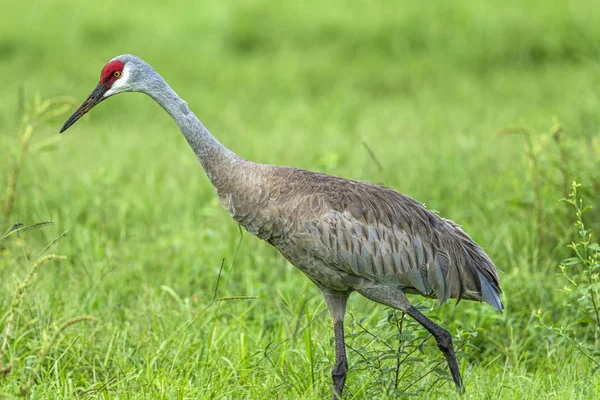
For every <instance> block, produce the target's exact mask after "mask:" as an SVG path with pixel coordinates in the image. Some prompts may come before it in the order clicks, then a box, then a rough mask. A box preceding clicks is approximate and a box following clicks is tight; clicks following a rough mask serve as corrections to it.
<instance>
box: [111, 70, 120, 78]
mask: <svg viewBox="0 0 600 400" xmlns="http://www.w3.org/2000/svg"><path fill="white" fill-rule="evenodd" d="M113 76H114V77H115V78H120V77H121V71H115V72H113Z"/></svg>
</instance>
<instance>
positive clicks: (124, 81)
mask: <svg viewBox="0 0 600 400" xmlns="http://www.w3.org/2000/svg"><path fill="white" fill-rule="evenodd" d="M129 72H130V71H129V67H128V66H127V64H125V68H123V75H121V77H120V78H119V79H117V80H116V81H115V83H113V85H112V86H111V88H110V89H108V90H107V91H106V92H105V93H104V97H110V96H113V95H115V94H117V93H121V92H126V91H128V89H129V86H130V85H129V77H130V75H131V74H130V73H129Z"/></svg>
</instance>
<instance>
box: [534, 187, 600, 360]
mask: <svg viewBox="0 0 600 400" xmlns="http://www.w3.org/2000/svg"><path fill="white" fill-rule="evenodd" d="M580 187H581V185H580V184H578V183H576V182H573V183H572V185H571V193H570V194H569V197H568V198H565V199H562V201H563V202H565V203H567V204H569V205H571V207H572V208H573V209H574V211H575V224H574V225H575V228H576V237H575V239H574V240H573V241H572V242H571V244H569V245H568V247H569V248H570V249H571V251H572V252H573V255H572V257H569V258H567V259H565V260H563V261H562V262H561V264H560V273H559V274H558V277H559V278H561V279H562V280H563V282H564V284H563V286H562V289H561V290H562V292H563V293H564V302H563V307H564V308H565V309H567V310H568V311H570V312H571V315H572V316H573V317H574V318H572V319H571V320H570V321H569V322H565V323H562V324H559V325H547V324H545V323H544V326H546V327H547V328H548V329H550V330H552V331H554V332H555V333H556V334H557V335H558V336H559V337H560V338H562V339H563V340H564V341H566V342H567V343H569V344H570V345H572V346H573V347H575V348H576V349H577V350H578V351H579V352H581V354H583V355H584V356H585V357H586V358H587V359H588V360H589V362H590V363H592V364H593V365H594V366H595V368H598V367H600V349H599V348H598V346H599V345H600V300H599V296H600V245H599V244H598V243H597V242H594V236H593V233H592V232H591V231H590V230H589V229H588V227H587V226H586V225H585V223H584V220H583V216H584V214H585V213H586V212H588V211H590V210H591V209H592V207H591V206H586V205H584V202H583V200H582V199H581V197H580V194H579V192H578V189H579V188H580ZM539 314H540V319H542V318H541V317H542V316H543V315H544V314H542V313H541V312H540V313H539Z"/></svg>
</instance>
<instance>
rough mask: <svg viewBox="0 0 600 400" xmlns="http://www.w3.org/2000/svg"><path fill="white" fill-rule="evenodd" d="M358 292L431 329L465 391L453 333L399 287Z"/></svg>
mask: <svg viewBox="0 0 600 400" xmlns="http://www.w3.org/2000/svg"><path fill="white" fill-rule="evenodd" d="M358 293H360V294H362V295H363V296H365V297H366V298H368V299H370V300H373V301H376V302H378V303H381V304H385V305H387V306H390V307H393V308H396V309H398V310H402V311H404V312H405V313H407V314H408V315H410V316H411V317H413V318H414V319H415V320H416V321H417V322H418V323H419V324H421V325H422V326H423V327H424V328H425V329H427V330H428V331H429V333H431V334H432V335H433V337H434V338H435V341H436V343H437V346H438V348H439V349H440V350H441V351H442V353H443V354H444V356H445V357H446V361H447V362H448V368H449V369H450V373H451V374H452V379H453V380H454V384H455V385H456V389H457V390H458V391H459V392H460V393H462V392H464V391H465V389H464V386H463V382H462V378H461V377H460V370H459V369H458V362H457V361H456V355H455V354H454V346H453V345H452V335H450V333H449V332H448V331H447V330H445V329H444V328H442V327H440V326H438V325H436V324H435V323H434V322H433V321H432V320H430V319H429V318H427V317H426V316H424V315H423V314H422V313H421V312H420V311H419V310H417V309H416V308H415V307H414V306H413V305H412V304H410V301H408V298H406V295H405V294H404V293H403V292H402V291H401V290H399V289H397V288H394V287H389V286H375V287H370V288H366V289H361V290H359V291H358Z"/></svg>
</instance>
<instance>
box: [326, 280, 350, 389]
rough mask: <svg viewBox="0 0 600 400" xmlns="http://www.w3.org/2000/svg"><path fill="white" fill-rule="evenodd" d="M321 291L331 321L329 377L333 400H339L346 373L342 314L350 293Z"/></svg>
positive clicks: (346, 363)
mask: <svg viewBox="0 0 600 400" xmlns="http://www.w3.org/2000/svg"><path fill="white" fill-rule="evenodd" d="M321 291H322V292H323V297H325V302H326V303H327V309H328V310H329V314H331V319H332V320H333V332H334V337H335V364H334V366H333V370H332V371H331V377H332V378H333V400H339V399H341V398H342V392H343V390H344V384H345V383H346V372H347V371H348V360H347V359H346V343H345V341H344V314H346V303H347V302H348V297H349V296H350V293H351V292H350V291H348V292H339V291H332V290H331V289H327V288H323V287H321Z"/></svg>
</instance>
